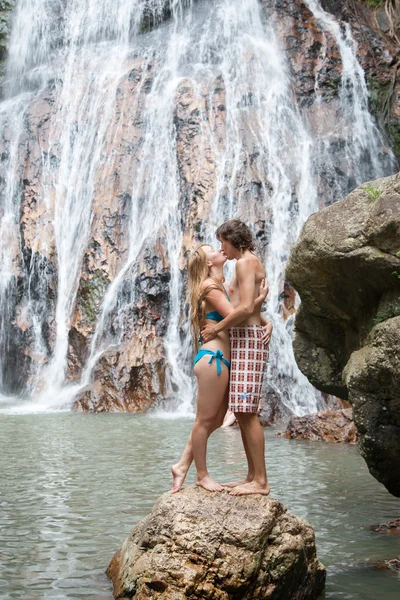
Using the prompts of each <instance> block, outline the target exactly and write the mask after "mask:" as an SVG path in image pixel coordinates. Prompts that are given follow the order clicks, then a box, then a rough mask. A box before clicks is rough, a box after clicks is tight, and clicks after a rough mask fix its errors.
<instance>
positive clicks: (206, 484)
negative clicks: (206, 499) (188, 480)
mask: <svg viewBox="0 0 400 600" xmlns="http://www.w3.org/2000/svg"><path fill="white" fill-rule="evenodd" d="M196 485H198V486H200V487H202V488H204V489H205V490H207V491H209V492H223V491H224V488H223V487H222V485H220V484H219V483H217V482H216V481H214V479H211V477H210V476H209V475H206V476H205V477H202V478H201V479H198V478H196Z"/></svg>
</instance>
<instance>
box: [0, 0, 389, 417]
mask: <svg viewBox="0 0 400 600" xmlns="http://www.w3.org/2000/svg"><path fill="white" fill-rule="evenodd" d="M13 3H14V2H13V0H3V1H0V60H2V59H3V58H4V56H5V54H6V43H7V36H8V35H9V26H8V19H9V16H10V10H11V8H12V6H13ZM50 4H51V5H52V6H53V5H54V6H53V9H54V10H56V11H58V8H57V6H59V8H60V10H61V8H62V6H63V5H65V3H50ZM128 4H129V3H128ZM174 4H175V3H170V2H167V1H166V2H157V3H142V5H143V6H147V7H148V6H150V5H152V6H156V5H157V6H158V8H157V10H156V12H155V13H151V12H149V10H147V9H146V10H145V12H144V13H143V15H142V17H143V18H142V20H141V23H140V24H139V30H138V36H139V37H141V39H142V42H141V43H143V56H141V55H140V51H138V53H134V55H132V56H130V57H129V58H127V59H126V69H125V70H124V74H123V76H121V80H120V81H118V85H117V88H116V90H115V105H114V110H113V117H112V118H110V122H109V124H108V129H107V133H106V135H105V138H106V139H107V143H106V144H105V145H104V148H103V150H102V151H101V154H102V155H104V157H105V158H107V160H103V159H102V160H100V161H99V163H98V164H97V163H96V166H95V168H94V169H93V181H92V186H93V193H92V194H91V195H90V202H91V215H90V220H89V221H90V226H89V227H88V228H89V232H88V235H87V239H86V240H85V247H84V250H83V253H82V260H81V262H80V264H79V268H78V273H77V276H76V281H75V284H76V295H74V297H73V300H72V302H71V304H72V306H71V311H70V315H69V317H70V318H68V320H67V321H68V322H67V328H68V332H67V341H68V352H67V357H66V365H65V371H66V375H65V380H66V382H68V383H78V382H80V381H81V376H82V372H83V370H84V369H85V366H87V362H88V356H89V355H90V348H91V344H92V341H93V339H94V338H95V337H96V335H97V337H98V340H97V341H98V347H99V348H101V347H102V343H101V342H104V340H105V339H106V338H107V340H108V342H109V343H110V346H111V347H110V348H108V349H107V350H105V351H104V353H103V354H102V355H101V358H99V359H98V361H97V362H96V365H95V367H94V369H93V371H92V375H93V380H95V383H94V385H93V386H92V387H91V388H90V389H89V388H85V392H84V393H83V394H82V396H81V397H80V398H79V399H78V400H77V402H76V404H75V407H76V408H77V409H79V410H87V411H98V412H101V411H105V410H107V411H128V412H137V411H140V412H142V411H146V410H147V409H148V408H149V407H150V406H152V405H153V404H154V403H155V402H156V401H162V400H167V401H168V400H171V402H173V399H174V396H175V394H176V385H175V382H173V381H172V383H171V377H170V372H169V367H168V365H169V364H170V363H169V362H168V360H167V348H166V343H165V339H166V335H167V330H168V325H169V322H170V321H171V318H170V316H171V312H170V304H171V298H170V293H169V289H168V286H169V282H170V281H171V278H172V275H171V264H170V260H169V256H168V249H167V246H168V244H167V243H166V239H165V238H166V235H165V230H161V231H159V232H157V234H156V235H155V236H154V237H155V239H152V238H151V239H150V237H149V240H148V243H147V245H145V247H143V249H142V250H141V251H140V253H139V256H138V257H137V259H136V258H135V264H134V265H132V266H131V267H130V268H129V269H127V270H126V272H125V275H124V279H123V281H122V283H121V285H120V287H119V288H118V290H119V291H118V297H117V299H116V304H115V306H114V308H113V309H112V310H111V312H110V314H107V315H106V317H105V319H104V324H103V326H101V327H99V328H96V326H97V325H98V323H99V321H100V320H101V319H100V315H101V310H102V303H103V300H104V297H105V294H106V292H107V290H108V289H109V288H110V287H111V286H112V284H113V283H114V282H115V280H116V278H117V277H118V276H119V274H120V273H121V271H122V270H123V269H124V267H125V265H126V263H127V260H128V257H129V252H130V242H131V241H132V239H133V238H134V236H133V235H132V234H131V233H130V228H132V223H131V222H130V215H131V213H132V211H131V208H132V205H133V203H134V196H135V194H136V195H139V196H140V190H139V191H138V190H136V189H132V188H133V187H134V188H135V186H136V185H137V183H136V182H137V181H141V179H140V177H138V172H140V169H141V165H142V164H143V163H142V162H141V161H142V160H143V154H142V153H143V147H144V146H145V141H146V136H148V130H147V129H146V128H147V127H148V123H147V122H146V119H145V117H144V114H145V106H146V105H147V103H148V98H149V96H151V93H152V91H153V87H154V83H155V81H156V80H157V78H159V77H160V71H159V69H160V64H158V62H157V58H156V57H153V55H152V54H151V53H150V55H151V56H150V58H149V56H148V55H147V51H145V48H146V44H147V41H146V36H151V35H152V32H150V31H149V30H150V29H151V28H152V27H154V26H156V25H157V24H159V23H160V22H161V21H165V20H168V18H169V16H170V14H171V9H172V7H173V5H174ZM183 4H184V5H185V6H186V5H188V4H189V3H188V2H184V3H183ZM193 4H194V5H197V4H200V2H199V3H193ZM56 5H57V6H56ZM325 5H326V6H325V8H326V9H327V10H330V11H332V12H333V13H334V14H335V15H336V16H337V17H338V18H339V19H342V20H343V21H346V22H348V23H349V24H350V27H351V29H352V31H353V34H354V36H355V38H356V40H357V43H358V45H359V59H360V62H361V64H362V67H363V68H364V69H365V72H366V74H367V79H368V82H369V86H370V89H371V93H372V95H371V100H372V102H371V107H372V109H373V111H374V112H375V114H376V115H378V116H379V115H381V113H382V114H384V117H385V124H386V125H387V127H388V128H389V129H390V131H389V133H391V132H394V133H393V135H392V145H394V146H395V135H397V134H396V131H397V129H396V127H398V122H399V119H400V92H399V84H398V79H399V77H398V63H397V59H396V54H395V50H393V48H392V46H391V44H390V43H385V40H384V39H383V38H382V37H381V36H380V34H379V33H377V31H375V30H374V29H373V28H372V26H368V24H367V21H368V15H369V13H368V10H367V12H366V13H365V14H364V12H363V13H362V14H363V15H364V16H363V19H364V20H362V19H360V18H359V15H358V13H356V12H354V6H357V7H359V6H360V5H359V3H357V2H355V3H354V2H349V3H347V2H336V3H335V2H325ZM46 6H47V5H46ZM260 6H261V7H262V17H263V19H264V20H265V21H266V22H271V24H272V27H273V29H274V32H275V36H276V38H277V39H278V43H279V46H280V47H282V48H284V49H285V55H286V56H287V61H288V70H289V71H290V79H291V90H290V93H291V94H292V93H293V97H295V99H296V105H297V107H298V109H299V112H300V113H301V114H302V116H303V117H304V121H305V122H306V123H307V128H308V129H309V131H310V134H311V136H312V137H313V139H314V140H316V143H315V145H314V146H313V151H312V152H313V153H314V154H313V156H312V157H311V162H312V163H313V164H314V163H315V170H316V171H317V172H319V170H320V169H322V167H321V164H322V163H323V161H322V162H320V163H319V162H318V161H319V154H320V152H321V150H322V149H324V148H325V149H326V147H327V146H329V152H328V153H329V154H330V155H335V153H338V154H340V149H341V148H343V147H344V146H345V140H344V133H343V132H344V130H345V128H344V127H342V128H341V126H340V123H342V121H341V112H342V108H341V105H340V102H339V100H338V95H339V92H340V84H341V73H342V64H341V59H340V53H339V52H338V48H337V43H336V42H335V39H334V37H333V35H332V34H331V33H329V31H324V30H323V28H322V27H321V24H320V23H319V22H318V20H317V19H316V18H315V17H314V16H313V14H312V12H311V11H310V9H309V8H308V6H307V3H306V2H304V1H303V0H284V1H282V2H276V0H262V2H261V3H260ZM352 7H353V8H352ZM50 8H51V7H49V10H50ZM50 12H51V11H50ZM365 19H367V20H365ZM45 29H46V28H44V31H45ZM66 29H69V28H68V27H67V28H66ZM61 30H62V27H60V31H61ZM57 31H58V29H57ZM42 34H43V35H44V33H43V32H42V33H40V35H39V38H40V36H41V35H42ZM89 37H90V36H89ZM40 39H41V38H40ZM60 43H61V42H60ZM79 43H80V42H79ZM149 43H150V42H149ZM54 45H55V46H57V45H58V43H57V44H54ZM78 45H79V44H78ZM140 47H141V46H140ZM218 52H219V50H218V47H217V46H216V48H215V49H214V48H211V49H210V56H211V57H213V55H214V53H215V57H214V58H210V65H211V67H210V72H209V74H208V75H206V76H204V78H203V79H199V80H197V79H196V78H193V77H191V76H190V75H188V77H186V76H185V77H182V78H181V79H180V81H179V84H178V85H177V89H176V94H175V97H174V98H173V101H172V112H171V114H172V115H173V116H172V118H171V123H170V125H171V131H172V134H173V137H174V150H175V154H176V178H177V181H178V187H179V203H178V207H177V208H178V211H179V220H180V226H181V231H182V232H183V235H182V244H181V246H182V248H181V252H180V256H179V271H180V275H181V276H182V289H180V290H179V300H180V306H177V307H176V309H175V311H176V312H179V313H180V319H179V323H178V324H177V326H176V329H177V330H178V332H179V335H180V337H181V340H185V339H186V337H185V336H186V331H187V330H186V329H185V327H186V324H187V318H186V317H187V315H186V313H185V289H184V287H185V275H184V265H185V260H184V259H185V255H186V253H187V249H188V247H189V246H190V245H191V244H192V243H193V240H196V241H202V240H203V239H204V237H205V232H207V231H208V229H209V227H210V225H209V223H210V221H213V219H215V214H213V210H214V209H213V208H212V202H215V198H218V202H219V203H220V205H221V207H225V208H224V211H225V212H226V215H228V213H227V211H228V208H229V206H230V205H231V204H232V202H234V203H235V206H236V209H235V210H236V212H237V215H240V216H241V217H242V218H243V219H245V220H246V221H248V222H250V223H252V224H253V227H254V231H255V233H256V238H257V242H258V249H259V250H260V253H261V254H263V255H264V256H266V254H267V248H268V244H269V241H270V237H271V229H272V223H273V220H274V218H275V220H277V221H279V220H280V217H279V216H278V215H276V217H273V210H272V207H271V203H270V201H269V198H270V195H271V193H272V192H273V186H272V184H271V182H270V181H269V178H270V174H269V173H268V168H267V166H266V164H264V161H263V160H260V145H261V144H260V139H261V137H259V136H258V134H257V136H256V137H255V138H252V137H251V136H250V135H249V132H250V129H251V128H252V127H253V124H252V127H251V128H249V127H248V126H247V125H246V121H243V122H241V121H238V125H239V128H238V134H239V131H240V136H242V132H247V133H246V135H245V136H244V137H243V140H242V142H243V151H241V154H243V156H244V160H243V163H241V166H240V168H239V169H238V170H237V172H235V171H234V168H236V166H234V165H233V163H236V159H235V160H233V159H232V157H230V154H229V152H230V151H231V150H230V149H229V144H231V143H232V142H229V136H228V130H229V127H231V129H232V123H231V122H230V120H231V116H230V111H232V108H233V109H234V110H236V109H237V108H239V107H240V112H242V113H243V115H245V114H247V113H251V111H252V109H251V106H252V105H253V103H254V102H255V100H254V99H252V97H251V96H252V95H251V93H249V94H247V92H246V93H244V95H243V98H242V100H241V101H240V102H239V104H238V102H236V100H234V101H233V102H232V97H231V96H232V89H230V85H231V83H230V82H229V81H227V80H225V79H224V76H223V74H222V73H221V69H220V68H219V67H218V69H215V70H214V66H213V65H214V63H215V64H218V62H219V60H220V58H221V57H220V56H219V55H218ZM32 54H33V55H34V54H35V52H34V51H33V50H32ZM246 60H249V65H250V64H251V62H252V61H253V58H252V57H251V55H249V56H247V57H246ZM189 73H190V69H189ZM56 82H58V83H57V85H55V84H56ZM59 83H60V82H59V81H58V78H55V79H54V78H51V80H50V81H49V84H48V86H47V88H46V87H45V88H44V89H43V90H42V88H41V87H40V89H41V92H40V93H39V94H38V95H37V96H35V99H34V100H33V101H32V103H31V104H30V105H29V106H27V108H26V111H25V113H24V115H23V120H22V122H23V130H22V133H21V136H20V139H19V140H17V142H16V143H15V144H14V141H13V137H12V135H13V134H14V131H15V130H18V127H16V126H15V125H14V123H13V122H10V123H8V125H7V126H6V127H4V128H3V130H2V131H1V132H0V158H1V160H0V192H1V193H2V194H4V195H7V194H8V191H7V190H8V187H10V186H9V184H8V183H7V182H8V178H9V173H10V172H11V171H12V165H14V166H15V181H14V188H15V194H16V197H18V202H19V208H18V211H17V217H16V218H15V219H14V221H13V223H12V226H11V227H10V228H9V231H8V234H9V237H10V246H12V252H13V257H12V260H11V262H12V267H11V268H10V271H12V275H13V278H14V279H13V284H12V286H10V291H9V298H7V306H8V308H9V310H8V312H5V313H4V316H1V319H2V321H1V320H0V325H1V326H2V324H3V323H5V324H6V326H7V327H6V328H7V340H6V343H5V344H4V348H5V349H6V350H5V354H6V355H7V357H8V361H7V362H6V364H5V366H4V368H3V372H2V373H0V378H2V380H3V381H2V392H3V393H6V394H10V395H12V394H18V395H20V396H24V395H29V394H32V395H35V394H36V393H37V392H38V391H40V390H41V387H43V385H44V381H43V379H44V378H42V379H41V375H42V374H43V371H44V367H45V365H47V364H48V363H49V361H51V359H52V356H53V352H54V347H55V345H56V327H57V316H56V311H57V300H58V297H59V293H58V292H59V278H58V264H57V253H58V248H57V244H56V241H55V238H56V235H55V230H54V213H55V203H56V195H55V191H54V189H53V188H52V187H51V185H49V180H51V181H58V180H59V171H60V170H61V168H62V167H63V165H62V164H61V158H60V157H61V154H62V152H61V148H60V147H59V146H58V145H57V144H55V143H54V140H57V139H59V138H60V135H61V133H62V132H61V131H60V129H62V128H61V127H59V128H57V127H58V126H55V125H54V119H55V116H56V114H57V113H59V112H60V110H59V109H60V106H59V105H57V86H58V84H59ZM242 92H244V90H242V91H241V93H242ZM106 95H107V94H106ZM247 96H248V97H247ZM230 102H231V104H230ZM242 104H243V105H242ZM256 104H257V102H255V105H256ZM250 109H251V110H250ZM86 113H87V111H84V115H85V116H84V118H83V119H82V121H79V119H77V121H76V126H77V128H78V129H80V130H84V129H85V128H86V127H87V122H86V121H85V118H86V116H87V115H86ZM56 122H57V121H56ZM54 127H56V128H55V129H54ZM257 127H258V126H257ZM235 128H236V125H235V126H234V128H233V129H235ZM71 131H72V130H71ZM258 133H259V132H258ZM235 135H236V134H235ZM243 135H244V134H243ZM73 137H74V135H72V133H71V138H73ZM245 138H246V139H245ZM328 138H329V143H327V140H328ZM399 139H400V134H399ZM284 143H287V141H284ZM14 145H15V147H14ZM235 145H236V141H235ZM289 145H290V144H289ZM289 154H290V153H289ZM382 154H385V152H382ZM386 154H387V153H386ZM224 156H225V158H223V157H224ZM221 157H222V158H221ZM227 157H228V158H227ZM343 157H345V159H347V155H346V156H345V154H343V153H341V154H340V157H338V159H337V161H335V168H334V172H329V173H326V172H325V171H323V170H322V171H321V173H320V175H318V183H317V187H318V190H317V191H318V193H319V195H320V198H321V206H325V205H326V204H329V203H331V202H333V201H334V200H335V199H336V198H337V197H341V196H342V192H343V190H348V189H352V187H354V180H353V178H352V176H351V173H349V169H348V165H347V163H346V160H344V158H343ZM108 158H110V160H108ZM10 161H11V162H10ZM225 162H227V164H228V170H227V171H226V172H224V173H221V172H218V164H220V165H221V164H222V163H225ZM272 162H273V161H272ZM294 162H295V163H297V162H298V161H297V160H296V161H294ZM67 163H68V160H67ZM230 163H232V165H230ZM64 164H65V162H64ZM229 165H230V166H229ZM13 168H14V167H13ZM224 168H225V167H224ZM229 169H230V170H229ZM143 177H144V178H145V176H144V175H142V178H143ZM133 184H134V185H133ZM7 186H8V187H7ZM295 187H296V186H294V188H295ZM300 187H301V186H300ZM294 188H293V197H292V203H291V206H290V207H288V211H290V214H291V216H292V215H293V214H295V213H296V211H297V205H296V202H297V200H296V197H295V196H296V192H295V189H294ZM49 189H50V192H48V193H47V192H46V193H45V191H44V190H49ZM329 190H333V191H329ZM324 191H329V193H327V196H324ZM140 201H142V199H140ZM137 202H139V201H137ZM214 213H215V210H214ZM18 219H20V220H19V221H18ZM284 252H285V256H286V249H285V251H284ZM281 279H282V280H281V281H279V282H278V284H277V285H278V286H279V292H280V295H279V299H280V303H281V306H280V312H281V314H282V315H283V317H284V319H288V318H289V317H290V316H291V315H292V314H293V312H294V310H295V298H294V291H293V289H292V288H291V287H290V285H289V283H288V282H285V281H284V279H283V278H281ZM29 311H31V313H30V312H29ZM32 315H33V316H34V317H35V318H32ZM107 336H108V337H107ZM3 337H4V336H3ZM0 344H1V342H0ZM116 346H117V349H116ZM96 348H97V346H96ZM187 354H189V352H187ZM188 363H189V361H188ZM38 373H39V375H38ZM278 387H279V386H278ZM333 387H334V386H333ZM339 387H340V386H339ZM276 389H277V388H276V387H275V388H273V386H271V388H270V389H268V392H267V393H268V395H269V396H268V397H269V399H270V400H271V401H272V402H273V403H274V404H273V414H272V413H271V414H269V415H265V420H266V421H269V422H270V421H272V420H275V419H276V417H277V416H278V417H279V416H281V415H282V414H284V413H285V410H284V408H282V406H280V404H279V402H280V401H279V398H278V399H275V397H274V394H275V396H276V397H277V392H276ZM334 393H335V392H334Z"/></svg>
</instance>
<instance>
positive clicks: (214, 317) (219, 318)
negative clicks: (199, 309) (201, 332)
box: [206, 286, 231, 323]
mask: <svg viewBox="0 0 400 600" xmlns="http://www.w3.org/2000/svg"><path fill="white" fill-rule="evenodd" d="M222 289H223V290H224V292H225V296H226V297H227V298H228V300H229V302H230V301H231V299H230V298H229V296H228V293H227V291H226V289H225V288H224V286H222ZM206 319H211V321H217V323H219V322H220V321H223V320H224V317H223V316H222V315H220V314H219V312H218V311H216V310H213V311H211V312H208V313H206Z"/></svg>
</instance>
